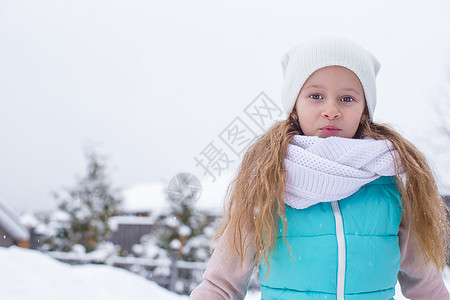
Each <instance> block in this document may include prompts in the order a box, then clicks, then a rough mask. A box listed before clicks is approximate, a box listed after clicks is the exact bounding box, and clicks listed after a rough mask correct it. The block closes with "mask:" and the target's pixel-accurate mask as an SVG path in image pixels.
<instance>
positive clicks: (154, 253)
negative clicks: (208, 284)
mask: <svg viewBox="0 0 450 300" xmlns="http://www.w3.org/2000/svg"><path fill="white" fill-rule="evenodd" d="M189 188H191V187H190V186H189V185H180V186H179V189H180V191H179V194H180V195H182V197H183V198H184V199H183V201H180V202H174V201H173V199H172V201H171V200H170V198H169V196H167V201H169V203H170V206H169V208H168V209H167V210H165V211H162V212H161V213H160V214H159V215H158V216H156V220H155V223H154V225H153V228H152V230H151V232H150V234H148V235H146V236H144V237H142V239H141V244H139V245H135V247H134V249H133V250H134V252H135V254H136V255H137V256H140V257H148V258H152V259H157V260H159V261H161V262H162V261H166V262H170V260H184V261H195V262H207V261H208V260H209V258H210V256H211V249H212V248H213V243H212V239H213V236H214V233H215V229H214V228H213V227H214V224H215V218H214V217H211V216H210V215H209V214H207V213H206V212H204V211H202V210H200V209H198V207H197V206H195V204H193V203H195V200H193V199H191V198H190V197H195V196H196V195H195V194H193V193H191V192H190V191H188V190H187V189H189ZM169 275H170V269H169V268H168V267H157V268H156V269H155V270H153V272H152V276H166V277H168V276H169ZM193 276H195V275H193V274H192V273H191V272H180V273H179V274H178V279H179V280H180V281H179V283H180V284H179V285H177V286H176V288H175V290H176V292H178V293H184V294H186V293H189V291H190V290H191V289H192V288H193V287H191V286H185V285H184V284H181V283H182V282H183V280H188V281H189V280H192V279H193ZM200 276H201V274H200ZM196 280H197V281H198V280H200V279H199V278H196Z"/></svg>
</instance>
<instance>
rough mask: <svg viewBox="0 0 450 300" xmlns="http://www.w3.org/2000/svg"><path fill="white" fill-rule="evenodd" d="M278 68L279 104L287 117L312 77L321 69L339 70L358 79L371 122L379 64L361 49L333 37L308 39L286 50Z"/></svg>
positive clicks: (375, 100) (342, 39)
mask: <svg viewBox="0 0 450 300" xmlns="http://www.w3.org/2000/svg"><path fill="white" fill-rule="evenodd" d="M281 66H282V69H283V76H284V83H283V87H282V89H281V103H282V104H283V109H284V112H285V114H286V117H288V116H289V115H290V113H291V112H292V110H293V109H294V105H295V102H296V100H297V97H298V94H299V93H300V90H301V88H302V87H303V84H305V82H306V80H307V79H308V78H309V76H311V74H312V73H314V72H315V71H317V70H318V69H321V68H323V67H328V66H342V67H345V68H347V69H349V70H351V71H352V72H353V73H355V75H356V76H357V77H358V78H359V81H360V82H361V85H362V87H363V89H364V95H365V99H366V103H367V108H368V110H369V114H370V118H371V119H372V118H373V112H374V110H375V106H376V104H377V92H376V84H375V77H376V76H377V74H378V71H379V70H380V67H381V64H380V62H379V61H378V59H377V58H376V57H375V56H373V55H372V54H371V53H370V52H368V51H367V50H366V49H364V48H362V47H361V46H359V45H357V44H355V43H353V42H352V41H350V40H348V39H345V38H341V37H335V36H328V37H321V38H316V39H311V40H307V41H304V42H302V43H301V44H299V45H297V46H295V47H293V48H291V49H289V50H288V51H287V52H286V54H284V55H283V57H282V58H281Z"/></svg>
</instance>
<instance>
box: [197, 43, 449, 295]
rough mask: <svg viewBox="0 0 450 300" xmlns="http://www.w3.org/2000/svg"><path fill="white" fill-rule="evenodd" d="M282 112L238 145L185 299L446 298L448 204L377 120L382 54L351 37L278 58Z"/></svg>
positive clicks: (402, 143) (420, 159)
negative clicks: (256, 284)
mask: <svg viewBox="0 0 450 300" xmlns="http://www.w3.org/2000/svg"><path fill="white" fill-rule="evenodd" d="M282 68H283V74H284V83H283V87H282V95H281V101H282V104H283V108H284V111H285V113H286V114H287V119H286V120H285V121H281V122H277V123H275V124H274V125H273V126H272V127H271V128H270V129H269V130H268V131H267V132H266V133H265V134H263V135H262V136H261V137H260V138H259V139H258V140H257V141H256V142H255V143H254V144H253V145H252V146H251V147H250V148H249V149H248V150H247V152H246V154H245V155H244V157H243V160H242V163H241V165H240V168H239V171H238V173H237V176H236V177H235V178H234V180H233V181H232V182H231V184H230V186H229V189H228V191H227V197H228V196H229V202H228V205H227V211H226V214H225V216H224V218H223V220H222V223H221V226H220V228H219V230H218V232H217V234H216V240H218V239H219V238H220V241H219V243H218V245H217V247H216V249H215V251H214V253H213V255H212V257H211V261H210V263H209V265H208V267H207V269H206V271H205V273H204V275H203V278H204V280H203V282H202V283H201V284H200V285H199V286H198V287H197V288H196V289H195V290H194V291H193V292H192V293H191V296H190V299H192V300H196V299H201V300H210V299H243V298H244V297H245V294H246V291H247V286H248V283H249V279H250V276H251V274H252V272H253V271H254V270H256V269H259V279H260V283H261V298H262V299H352V300H358V299H383V300H384V299H393V296H394V293H395V285H396V283H397V280H398V281H399V283H400V285H401V289H402V292H403V295H404V296H406V297H408V298H411V299H433V300H436V299H449V293H448V291H447V289H446V287H445V285H444V282H443V280H442V277H441V272H442V270H443V268H444V266H445V263H446V252H447V249H448V242H449V239H448V237H449V232H450V231H449V226H448V223H447V218H446V215H447V207H446V205H445V203H444V202H443V200H442V199H441V197H440V196H439V193H438V189H437V187H436V183H435V180H434V178H433V175H432V172H431V171H430V168H429V166H428V164H427V162H426V160H425V157H424V156H423V155H422V154H421V153H420V152H419V151H418V150H417V149H416V148H415V147H414V146H413V145H412V144H411V143H410V142H409V141H407V140H406V139H405V138H403V137H402V136H401V135H400V134H398V133H397V132H396V131H394V130H393V129H392V128H390V127H388V126H386V125H381V124H377V123H374V122H373V121H372V120H373V113H374V110H375V105H376V101H377V99H376V87H375V77H376V75H377V73H378V71H379V69H380V63H379V61H378V60H377V59H376V58H375V57H374V56H373V55H372V54H371V53H369V52H368V51H367V50H365V49H363V48H362V47H360V46H358V45H356V44H354V43H353V42H351V41H348V40H347V39H343V38H337V37H327V38H319V39H313V40H309V41H305V42H303V43H302V44H300V45H298V46H296V47H293V48H291V49H290V50H289V51H288V52H287V53H286V54H285V55H284V56H283V58H282Z"/></svg>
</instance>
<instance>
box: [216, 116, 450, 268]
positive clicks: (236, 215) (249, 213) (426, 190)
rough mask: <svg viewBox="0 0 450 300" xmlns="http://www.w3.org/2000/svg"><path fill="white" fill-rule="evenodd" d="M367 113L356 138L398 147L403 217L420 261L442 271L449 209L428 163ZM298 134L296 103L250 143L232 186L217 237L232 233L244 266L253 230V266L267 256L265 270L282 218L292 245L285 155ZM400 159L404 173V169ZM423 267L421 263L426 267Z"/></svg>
mask: <svg viewBox="0 0 450 300" xmlns="http://www.w3.org/2000/svg"><path fill="white" fill-rule="evenodd" d="M365 115H367V109H366V111H365V114H364V115H363V118H362V119H361V124H360V126H359V128H358V131H357V133H356V135H355V138H361V137H372V138H374V139H387V140H389V141H391V142H392V144H393V146H394V148H395V149H396V150H397V151H398V153H399V158H400V162H397V164H396V165H397V168H396V169H397V170H398V172H397V186H398V188H399V191H400V194H401V198H402V206H403V215H402V222H406V224H409V226H411V230H412V232H413V233H416V234H417V241H418V243H416V244H415V245H414V247H415V250H416V253H420V254H421V255H422V258H423V260H422V261H423V262H425V263H428V262H432V263H433V264H434V265H435V266H436V268H437V269H438V270H440V271H442V270H443V268H444V265H445V263H446V257H447V253H448V250H449V237H450V228H449V224H448V221H447V211H448V208H447V206H446V205H445V202H444V201H443V199H442V198H441V196H440V195H439V192H438V188H437V186H436V182H435V179H434V176H433V174H432V172H431V170H430V167H429V166H428V164H427V161H426V159H425V157H424V155H423V154H422V153H421V152H420V151H419V150H417V148H416V147H414V145H412V144H411V143H410V142H409V141H408V140H406V139H405V138H403V137H402V136H401V135H400V134H399V133H397V132H396V131H395V130H394V129H392V128H391V127H389V126H388V125H384V124H376V123H373V122H372V121H371V120H369V119H368V118H366V117H364V116H365ZM297 134H303V132H302V131H301V128H300V124H299V122H298V119H297V118H296V111H295V108H294V110H293V112H292V114H291V116H290V117H289V118H288V119H287V120H285V121H279V122H276V123H275V124H274V125H273V126H272V127H271V128H270V129H269V130H268V131H267V132H266V133H264V134H263V135H262V136H260V137H259V138H258V139H257V140H256V141H255V142H254V143H253V144H252V145H251V146H250V147H249V148H248V150H247V152H246V153H245V155H244V157H243V159H242V162H241V164H240V166H239V168H238V171H237V173H236V175H235V177H234V178H233V180H232V181H231V183H230V185H229V186H228V190H227V197H226V198H227V200H228V203H227V205H226V209H225V213H224V215H223V217H222V220H221V223H220V226H219V228H218V230H217V232H216V235H215V238H214V240H218V239H219V238H220V237H222V236H223V235H224V233H226V234H227V235H229V238H228V241H229V244H228V246H229V249H230V250H231V251H234V250H236V251H237V253H238V255H239V256H240V258H241V266H242V264H243V261H244V257H245V255H246V253H247V251H249V247H248V246H249V245H247V246H246V245H245V244H244V241H245V238H246V236H247V235H248V234H249V233H250V232H251V233H253V241H251V244H250V246H253V245H254V247H255V250H256V255H255V257H254V260H253V266H254V267H258V266H259V265H260V263H261V262H262V261H263V260H264V261H265V262H266V264H267V266H268V270H267V274H268V273H269V271H270V263H269V258H270V255H271V253H272V252H273V250H274V248H275V245H276V238H277V234H278V225H279V224H278V222H279V220H281V221H282V226H283V229H284V230H283V240H284V242H285V243H286V245H288V243H287V240H286V236H285V233H286V228H287V222H286V218H285V204H284V203H283V194H284V190H285V183H286V178H285V165H284V157H285V155H286V151H287V146H288V144H289V141H290V140H291V139H292V137H293V136H294V135H297ZM400 164H401V166H402V167H403V170H404V173H403V174H400V168H399V165H400ZM288 248H289V245H288ZM289 251H290V248H289ZM423 266H424V265H423V264H421V269H422V270H423V268H422V267H423Z"/></svg>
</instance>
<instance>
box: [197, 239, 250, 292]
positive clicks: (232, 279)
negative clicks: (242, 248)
mask: <svg viewBox="0 0 450 300" xmlns="http://www.w3.org/2000/svg"><path fill="white" fill-rule="evenodd" d="M249 240H250V239H249V237H247V239H246V243H248V241H249ZM226 243H227V241H226V238H225V235H224V236H223V237H222V238H221V239H220V241H219V243H218V245H217V247H216V249H215V250H214V253H213V255H212V256H211V260H210V261H209V263H208V267H207V268H206V270H205V272H204V274H203V281H202V282H201V283H200V285H199V286H197V287H196V288H195V289H194V290H193V291H192V293H191V295H190V296H189V299H190V300H219V299H220V300H222V299H227V300H228V299H233V300H234V299H244V297H245V295H246V293H247V286H248V284H249V281H250V277H251V275H252V271H253V268H252V262H253V258H254V255H255V250H254V249H255V248H254V247H250V248H249V250H248V251H247V255H246V257H245V259H244V262H243V265H242V269H241V268H240V257H239V255H238V253H237V252H236V251H235V250H234V251H230V250H228V247H227V244H226Z"/></svg>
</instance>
